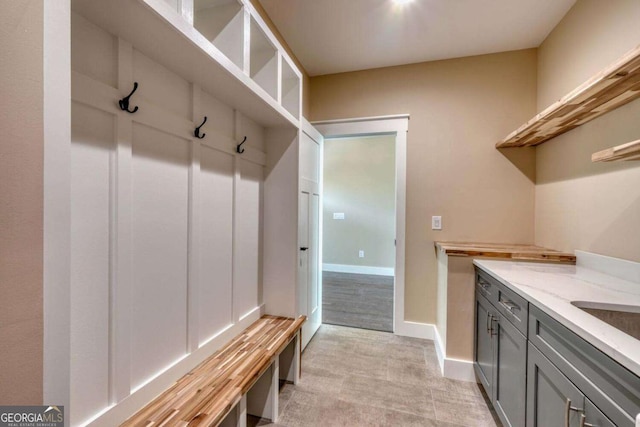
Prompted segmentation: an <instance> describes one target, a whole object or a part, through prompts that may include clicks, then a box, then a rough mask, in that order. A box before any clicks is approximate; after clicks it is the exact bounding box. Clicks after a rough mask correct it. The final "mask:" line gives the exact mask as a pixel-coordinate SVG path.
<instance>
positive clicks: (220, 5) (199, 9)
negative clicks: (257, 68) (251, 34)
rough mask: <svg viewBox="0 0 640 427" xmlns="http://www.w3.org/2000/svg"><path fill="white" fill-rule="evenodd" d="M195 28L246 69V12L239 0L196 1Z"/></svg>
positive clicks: (240, 66)
mask: <svg viewBox="0 0 640 427" xmlns="http://www.w3.org/2000/svg"><path fill="white" fill-rule="evenodd" d="M193 7H194V10H193V26H194V27H196V29H197V30H198V31H200V33H201V34H202V35H203V36H205V37H206V38H207V40H209V41H210V42H211V43H213V45H214V46H215V47H217V48H218V49H219V50H220V52H222V53H223V54H224V55H225V56H226V57H227V58H229V59H230V60H231V62H233V63H234V64H236V65H237V66H238V68H240V69H241V70H242V69H244V41H245V40H244V11H243V7H242V4H241V3H239V2H238V1H237V0H195V2H194V5H193Z"/></svg>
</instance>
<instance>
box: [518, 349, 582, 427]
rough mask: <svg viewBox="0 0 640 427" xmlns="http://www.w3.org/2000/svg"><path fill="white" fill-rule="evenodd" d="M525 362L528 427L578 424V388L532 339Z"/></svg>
mask: <svg viewBox="0 0 640 427" xmlns="http://www.w3.org/2000/svg"><path fill="white" fill-rule="evenodd" d="M527 365H528V367H527V370H528V372H527V427H578V426H579V425H580V418H581V415H582V413H583V411H584V395H583V394H582V393H581V392H580V390H578V389H577V388H576V386H574V385H573V383H572V382H571V381H569V380H568V379H567V377H565V376H564V375H563V374H562V372H560V371H559V370H558V368H556V367H555V366H554V365H553V364H552V363H551V362H550V361H549V359H547V358H546V357H545V356H543V355H542V353H540V351H539V350H538V349H537V348H536V347H535V346H533V345H532V344H531V343H529V360H528V363H527ZM567 417H568V419H567Z"/></svg>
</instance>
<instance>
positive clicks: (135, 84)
mask: <svg viewBox="0 0 640 427" xmlns="http://www.w3.org/2000/svg"><path fill="white" fill-rule="evenodd" d="M136 90H138V82H133V90H132V91H131V93H130V94H129V95H127V96H125V97H124V98H122V99H121V100H120V101H118V104H120V109H121V110H122V111H126V112H127V113H131V114H133V113H135V112H136V111H138V107H137V106H136V107H135V108H134V109H133V111H131V110H129V98H131V95H133V93H134V92H135V91H136Z"/></svg>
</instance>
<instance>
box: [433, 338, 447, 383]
mask: <svg viewBox="0 0 640 427" xmlns="http://www.w3.org/2000/svg"><path fill="white" fill-rule="evenodd" d="M434 335H435V338H434V340H433V341H434V345H435V347H436V357H437V358H438V366H440V374H442V375H443V376H444V358H445V349H444V345H443V344H442V338H441V337H440V332H439V331H438V328H437V327H436V328H435V331H434Z"/></svg>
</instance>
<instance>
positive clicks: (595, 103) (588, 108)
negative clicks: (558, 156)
mask: <svg viewBox="0 0 640 427" xmlns="http://www.w3.org/2000/svg"><path fill="white" fill-rule="evenodd" d="M639 96H640V46H638V47H636V48H635V49H633V50H632V51H630V52H628V53H627V54H626V55H624V56H623V57H622V58H620V59H619V60H617V61H616V62H615V63H613V64H611V65H610V66H609V67H607V68H606V69H604V70H603V71H601V72H600V73H598V74H596V75H595V76H593V77H592V78H591V79H589V80H588V81H586V82H585V83H583V84H582V85H580V86H578V87H577V88H576V89H574V90H573V91H572V92H570V93H568V94H567V95H565V96H564V97H563V98H561V99H560V100H559V101H557V102H555V103H553V104H552V105H551V106H549V107H548V108H546V109H545V110H544V111H542V112H541V113H539V114H538V115H536V116H535V117H534V118H533V119H531V120H529V121H528V122H527V123H525V124H524V125H522V126H520V127H519V128H518V129H516V130H515V131H513V132H512V133H510V134H509V135H508V136H507V137H506V138H505V139H503V140H502V141H500V142H498V143H497V144H496V148H507V147H527V146H534V145H538V144H542V143H543V142H545V141H548V140H549V139H551V138H554V137H556V136H558V135H560V134H562V133H564V132H567V131H570V130H571V129H574V128H576V127H578V126H580V125H582V124H584V123H587V122H588V121H591V120H593V119H595V118H596V117H599V116H601V115H603V114H605V113H608V112H609V111H612V110H615V109H616V108H618V107H620V106H622V105H624V104H626V103H628V102H630V101H632V100H634V99H636V98H638V97H639Z"/></svg>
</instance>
